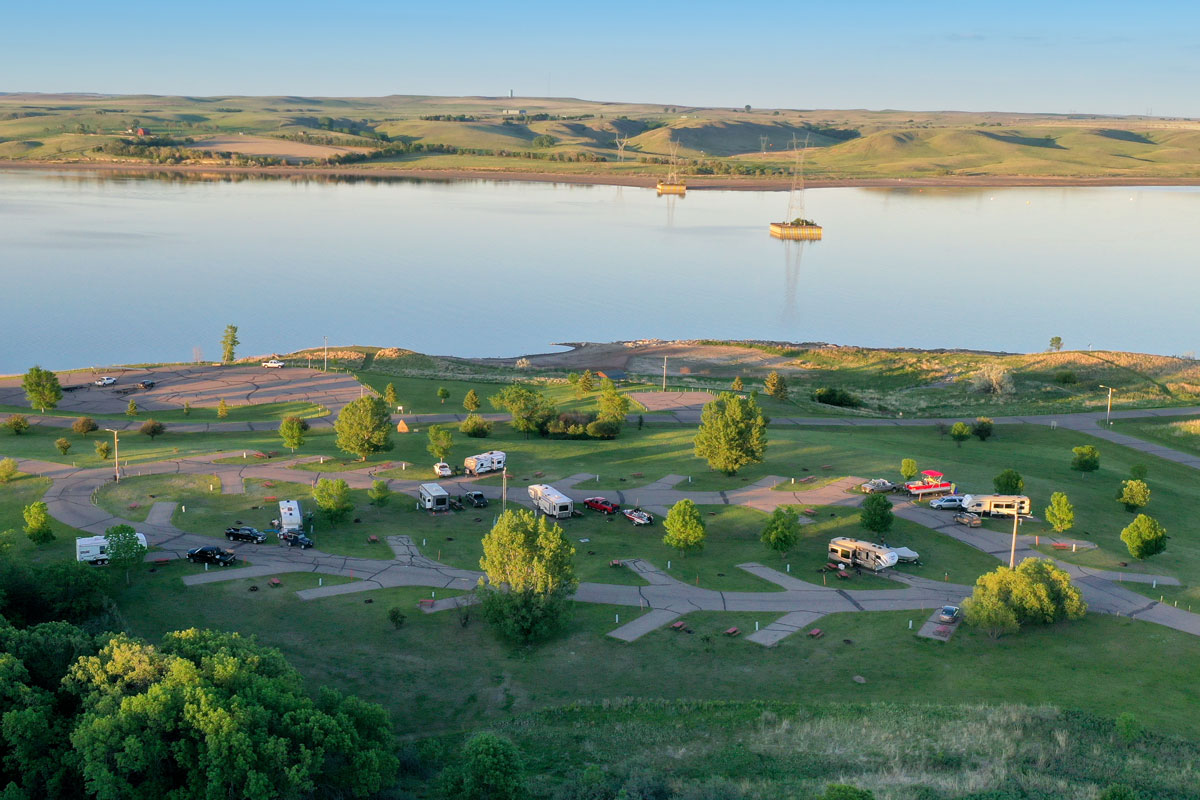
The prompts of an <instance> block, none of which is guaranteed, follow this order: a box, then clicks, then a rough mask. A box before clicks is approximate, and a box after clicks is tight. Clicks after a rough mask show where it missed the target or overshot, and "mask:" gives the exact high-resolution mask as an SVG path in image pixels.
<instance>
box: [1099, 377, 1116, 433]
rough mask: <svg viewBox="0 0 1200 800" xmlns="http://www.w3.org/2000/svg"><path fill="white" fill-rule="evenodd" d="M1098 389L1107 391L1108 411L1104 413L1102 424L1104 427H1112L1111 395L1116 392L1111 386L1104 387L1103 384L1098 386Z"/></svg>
mask: <svg viewBox="0 0 1200 800" xmlns="http://www.w3.org/2000/svg"><path fill="white" fill-rule="evenodd" d="M1100 388H1101V389H1108V411H1106V412H1104V423H1105V424H1106V425H1112V393H1113V392H1115V391H1117V390H1116V389H1114V388H1113V387H1111V386H1105V385H1104V384H1103V383H1102V384H1100Z"/></svg>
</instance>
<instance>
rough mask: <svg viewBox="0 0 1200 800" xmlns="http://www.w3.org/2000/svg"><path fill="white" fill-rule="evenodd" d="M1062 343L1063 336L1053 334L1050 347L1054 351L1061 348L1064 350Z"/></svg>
mask: <svg viewBox="0 0 1200 800" xmlns="http://www.w3.org/2000/svg"><path fill="white" fill-rule="evenodd" d="M1062 344H1063V342H1062V337H1061V336H1051V337H1050V349H1051V350H1053V351H1054V352H1056V353H1057V352H1058V351H1059V350H1062Z"/></svg>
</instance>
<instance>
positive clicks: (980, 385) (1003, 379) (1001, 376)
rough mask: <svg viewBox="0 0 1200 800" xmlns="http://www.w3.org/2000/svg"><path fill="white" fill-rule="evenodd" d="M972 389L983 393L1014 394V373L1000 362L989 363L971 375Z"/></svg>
mask: <svg viewBox="0 0 1200 800" xmlns="http://www.w3.org/2000/svg"><path fill="white" fill-rule="evenodd" d="M971 389H972V390H974V391H976V392H980V393H981V394H1012V393H1013V379H1012V375H1011V374H1009V372H1008V370H1006V369H1005V368H1004V367H1002V366H1000V365H999V364H987V365H986V366H984V367H983V368H981V369H980V370H979V372H976V373H975V374H974V375H973V376H972V377H971Z"/></svg>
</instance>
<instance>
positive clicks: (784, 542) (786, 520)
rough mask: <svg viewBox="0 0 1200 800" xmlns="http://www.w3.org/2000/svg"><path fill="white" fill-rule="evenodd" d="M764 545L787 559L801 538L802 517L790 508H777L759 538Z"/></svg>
mask: <svg viewBox="0 0 1200 800" xmlns="http://www.w3.org/2000/svg"><path fill="white" fill-rule="evenodd" d="M759 538H760V540H761V541H762V543H763V544H765V545H766V546H767V547H769V548H770V549H772V550H774V551H775V552H777V553H779V554H780V555H781V556H783V557H786V556H787V554H788V551H789V550H791V549H792V548H793V547H795V546H796V542H797V541H798V540H799V538H800V517H799V516H798V515H797V514H796V511H795V509H793V508H791V507H790V506H776V507H775V510H774V511H772V512H771V518H770V519H768V520H767V525H766V527H765V528H763V532H762V536H761V537H759Z"/></svg>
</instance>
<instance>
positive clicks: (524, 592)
mask: <svg viewBox="0 0 1200 800" xmlns="http://www.w3.org/2000/svg"><path fill="white" fill-rule="evenodd" d="M574 555H575V548H573V547H571V545H570V544H569V543H568V542H567V539H566V537H564V536H563V532H562V528H560V527H559V526H558V525H557V524H556V523H551V522H550V521H549V520H548V519H547V518H546V517H538V516H537V515H536V514H534V512H532V511H528V510H526V509H517V510H511V511H505V512H504V513H503V514H501V515H500V517H499V519H498V520H497V521H496V524H495V525H494V526H493V527H492V529H491V531H489V532H488V534H487V535H486V536H484V537H483V558H482V559H480V561H479V566H480V568H481V569H482V570H483V571H484V573H485V574H486V576H487V582H486V583H482V582H481V584H480V588H479V589H478V592H479V595H480V599H481V600H482V605H483V615H484V618H485V619H487V620H488V621H489V622H490V623H491V624H493V625H494V626H495V627H496V628H497V630H498V631H499V632H500V634H501V635H502V636H504V637H505V638H508V639H511V640H513V641H517V642H523V643H530V642H534V641H537V640H540V639H544V638H546V637H548V636H550V635H551V634H553V633H554V632H556V631H557V630H558V629H559V628H560V627H561V625H562V623H563V621H564V620H565V618H566V615H567V614H568V613H569V612H570V608H569V606H568V604H567V600H568V598H569V597H570V595H571V594H572V593H574V591H575V588H576V587H577V586H578V581H577V580H576V578H575V568H574V566H573V565H572V563H571V559H572V558H573V557H574Z"/></svg>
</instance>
